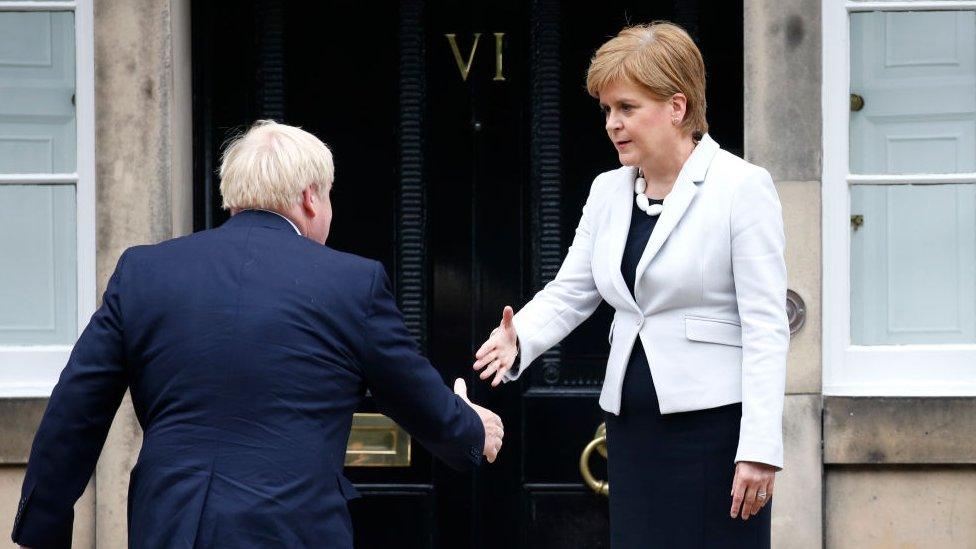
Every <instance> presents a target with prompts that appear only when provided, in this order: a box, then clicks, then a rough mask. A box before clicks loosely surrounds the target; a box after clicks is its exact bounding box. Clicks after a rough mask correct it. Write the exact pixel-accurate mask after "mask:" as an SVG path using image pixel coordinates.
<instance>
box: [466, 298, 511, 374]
mask: <svg viewBox="0 0 976 549" xmlns="http://www.w3.org/2000/svg"><path fill="white" fill-rule="evenodd" d="M513 315H514V313H513V311H512V308H511V307H509V306H507V305H506V306H505V309H503V310H502V321H501V323H500V324H499V325H498V327H497V328H495V329H494V330H492V331H491V335H490V336H488V340H487V341H485V342H484V343H482V344H481V348H480V349H478V352H477V353H475V354H474V357H475V359H476V360H475V363H474V366H473V367H474V369H475V370H481V369H482V368H484V371H482V372H481V376H480V377H481V379H488V378H489V377H491V376H492V374H494V375H495V378H494V379H492V380H491V386H492V387H497V386H498V384H499V383H501V382H502V377H504V376H505V372H508V371H509V370H510V369H511V368H512V364H515V357H517V356H518V336H517V335H516V333H515V325H514V324H513V323H512V316H513Z"/></svg>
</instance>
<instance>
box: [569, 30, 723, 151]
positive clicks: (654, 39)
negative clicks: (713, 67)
mask: <svg viewBox="0 0 976 549" xmlns="http://www.w3.org/2000/svg"><path fill="white" fill-rule="evenodd" d="M620 80H624V81H629V82H632V83H634V84H637V85H640V86H643V87H644V88H646V89H647V90H648V91H650V93H651V95H653V96H655V97H656V98H658V99H660V100H662V101H665V100H668V99H670V98H671V96H673V95H674V94H676V93H679V92H680V93H683V94H684V95H685V97H686V98H687V103H686V111H687V112H686V115H685V117H684V120H682V121H681V129H682V130H683V131H684V132H685V133H690V134H691V135H693V136H695V137H696V138H700V137H701V136H702V135H704V134H705V133H706V132H708V122H707V121H706V120H705V62H704V61H703V60H702V56H701V52H700V51H699V50H698V46H696V45H695V42H694V40H692V39H691V37H690V36H688V33H687V32H685V30H684V29H682V28H681V27H679V26H677V25H675V24H673V23H668V22H667V21H654V22H653V23H650V24H646V25H636V26H633V27H626V28H624V29H623V30H622V31H620V32H619V33H618V34H617V36H615V37H613V38H611V39H610V40H608V41H607V42H606V43H605V44H603V45H602V46H600V49H599V50H597V52H596V54H595V55H594V56H593V59H592V60H590V68H589V69H588V70H587V71H586V90H587V91H588V92H590V95H592V96H593V97H596V98H598V99H599V97H600V91H601V90H603V89H605V88H606V87H607V86H609V85H611V84H613V83H616V82H617V81H620Z"/></svg>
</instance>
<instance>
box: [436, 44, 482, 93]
mask: <svg viewBox="0 0 976 549" xmlns="http://www.w3.org/2000/svg"><path fill="white" fill-rule="evenodd" d="M444 36H446V37H447V41H448V42H450V43H451V51H453V52H454V61H456V62H457V66H458V70H459V71H461V81H462V82H467V81H468V73H469V72H471V63H472V62H473V61H474V52H475V50H477V49H478V40H480V39H481V33H480V32H476V33H474V44H472V45H471V54H470V55H468V64H467V65H465V64H464V61H463V60H462V59H461V52H460V50H458V46H457V40H455V35H454V33H451V34H445V35H444Z"/></svg>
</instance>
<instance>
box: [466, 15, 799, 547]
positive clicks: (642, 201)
mask: <svg viewBox="0 0 976 549" xmlns="http://www.w3.org/2000/svg"><path fill="white" fill-rule="evenodd" d="M587 88H588V90H589V92H590V94H591V95H593V96H594V97H596V98H598V99H599V101H600V105H601V107H602V109H603V111H604V113H605V116H606V130H607V134H608V136H609V137H610V140H611V141H612V142H613V144H614V146H615V147H616V149H617V152H618V154H619V159H620V163H621V164H622V167H621V168H619V169H616V170H612V171H609V172H606V173H603V174H600V175H599V176H597V178H596V179H595V180H594V181H593V185H592V187H591V189H590V194H589V197H588V198H587V201H586V205H585V206H584V207H583V214H582V217H581V219H580V222H579V226H578V227H577V229H576V236H575V238H574V240H573V244H572V246H571V247H570V248H569V251H568V253H567V255H566V259H565V260H564V261H563V264H562V266H561V268H560V270H559V273H558V274H557V275H556V278H555V279H554V280H553V281H552V282H550V283H549V284H548V285H546V287H545V288H544V289H543V290H542V291H540V292H539V293H538V294H536V296H535V297H534V298H533V299H532V300H531V301H530V302H529V303H528V304H526V305H525V307H523V308H522V309H521V310H520V311H519V312H518V314H515V315H514V317H513V315H512V310H511V308H510V307H506V308H505V311H504V312H503V318H502V322H501V324H500V325H499V327H498V328H497V329H495V330H494V331H493V332H492V334H491V336H490V337H489V338H488V340H487V341H486V342H485V343H484V345H482V347H481V348H480V349H479V350H478V352H477V354H476V359H477V360H476V362H475V363H474V368H475V369H476V370H481V372H482V373H481V378H482V379H487V378H489V377H491V376H494V378H493V380H492V385H494V386H497V385H498V383H500V382H501V381H511V380H514V379H517V378H518V377H519V375H520V374H521V373H522V372H523V371H525V368H526V367H528V366H529V365H530V364H531V363H532V361H533V360H535V359H536V357H538V356H539V355H541V354H542V353H543V352H544V351H546V350H547V349H548V348H550V347H551V346H553V345H555V344H556V343H558V342H559V341H560V340H562V339H563V338H564V337H566V336H567V335H568V334H569V333H570V332H571V331H572V330H573V329H574V328H576V327H577V326H578V325H579V324H580V323H582V322H583V321H584V320H585V319H586V318H587V317H589V316H590V314H592V313H593V311H594V310H595V309H596V307H597V305H599V303H600V301H601V300H606V302H607V303H609V304H610V305H611V306H613V308H614V309H615V314H614V318H613V324H612V326H611V328H610V337H611V338H612V339H611V347H610V356H609V359H608V361H607V370H606V375H605V379H604V383H603V391H602V393H601V395H600V406H601V407H602V408H603V409H604V410H605V411H606V412H607V430H608V437H607V443H608V452H609V458H608V459H609V462H608V467H609V480H610V485H611V486H612V490H611V492H610V530H611V541H612V545H613V547H615V548H632V547H633V548H636V547H708V548H715V547H768V546H769V543H770V542H769V526H770V521H769V515H770V506H769V505H768V503H769V501H770V499H771V497H772V494H773V482H774V478H775V472H776V471H777V470H779V469H781V468H782V465H783V443H782V414H783V400H784V392H785V374H786V351H787V346H788V343H789V329H788V324H787V318H786V310H785V309H786V267H785V263H784V259H783V251H784V245H785V237H784V234H783V220H782V213H781V208H780V204H779V199H778V198H777V195H776V190H775V188H774V187H773V182H772V179H771V178H770V175H769V173H768V172H767V171H766V170H764V169H762V168H760V167H757V166H754V165H752V164H749V163H748V162H746V161H744V160H742V159H741V158H738V157H736V156H734V155H732V154H730V153H728V152H726V151H723V150H722V149H721V148H720V147H719V145H718V144H717V143H715V141H713V140H712V139H711V138H710V137H709V136H708V134H707V133H706V132H707V129H708V126H707V122H706V121H705V67H704V63H703V61H702V57H701V53H700V52H699V51H698V48H697V47H696V46H695V44H694V42H693V41H692V39H691V38H690V37H689V36H688V34H687V33H685V32H684V30H682V29H681V28H680V27H677V26H675V25H672V24H669V23H663V22H659V23H654V24H651V25H641V26H637V27H630V28H626V29H624V30H622V31H621V32H620V33H619V34H618V35H617V36H616V37H615V38H613V39H611V40H610V41H608V42H607V43H606V44H604V45H603V46H602V47H601V48H600V49H599V50H598V51H597V53H596V55H595V56H594V58H593V60H592V62H591V64H590V68H589V71H588V74H587ZM517 357H520V367H517V368H515V369H514V370H513V369H512V367H513V365H514V364H515V361H516V358H517ZM740 519H741V520H740Z"/></svg>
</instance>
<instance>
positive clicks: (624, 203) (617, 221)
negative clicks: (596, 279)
mask: <svg viewBox="0 0 976 549" xmlns="http://www.w3.org/2000/svg"><path fill="white" fill-rule="evenodd" d="M619 173H620V174H621V178H622V180H621V181H618V182H617V185H615V187H614V191H613V195H612V196H611V197H610V207H609V208H608V210H607V211H608V212H609V215H610V219H609V223H608V224H607V242H608V243H609V244H610V248H609V258H610V261H609V265H607V267H608V268H609V269H610V277H611V279H612V280H613V287H614V288H615V289H616V290H617V292H619V293H620V295H621V296H623V297H624V298H625V299H626V300H627V301H629V302H630V303H633V304H634V307H635V308H636V307H637V302H636V301H634V296H633V295H631V293H630V290H628V289H627V283H626V282H625V281H624V275H623V273H621V272H620V262H621V261H622V260H623V257H624V246H625V245H626V244H627V233H628V232H629V231H630V216H631V214H633V212H634V179H635V178H636V177H637V168H633V169H630V170H621V171H620V172H619Z"/></svg>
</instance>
